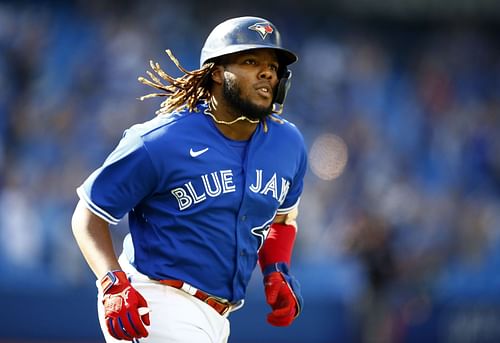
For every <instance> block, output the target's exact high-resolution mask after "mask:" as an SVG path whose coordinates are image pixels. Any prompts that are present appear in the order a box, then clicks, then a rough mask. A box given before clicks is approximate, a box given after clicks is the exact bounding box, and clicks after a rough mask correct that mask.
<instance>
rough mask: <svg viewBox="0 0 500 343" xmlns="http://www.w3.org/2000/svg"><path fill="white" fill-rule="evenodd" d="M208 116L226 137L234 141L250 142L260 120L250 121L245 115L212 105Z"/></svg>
mask: <svg viewBox="0 0 500 343" xmlns="http://www.w3.org/2000/svg"><path fill="white" fill-rule="evenodd" d="M215 103H216V102H215ZM206 114H208V115H209V116H210V117H211V118H212V120H213V121H214V123H215V125H216V127H217V128H218V129H219V131H220V132H221V133H222V134H223V135H224V136H226V137H227V138H229V139H233V140H238V141H243V140H249V139H250V137H251V136H252V134H253V133H254V132H255V129H256V128H257V125H259V121H258V120H251V119H248V118H247V117H245V115H243V114H239V113H236V112H235V111H234V110H232V109H231V108H227V107H224V106H220V104H219V105H214V103H211V106H209V109H208V110H207V113H206Z"/></svg>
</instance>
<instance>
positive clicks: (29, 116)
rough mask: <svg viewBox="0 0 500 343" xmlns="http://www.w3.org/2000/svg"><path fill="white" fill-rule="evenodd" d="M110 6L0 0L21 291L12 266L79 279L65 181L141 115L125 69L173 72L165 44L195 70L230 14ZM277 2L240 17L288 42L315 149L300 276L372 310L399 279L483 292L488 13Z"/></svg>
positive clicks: (493, 68) (498, 243)
mask: <svg viewBox="0 0 500 343" xmlns="http://www.w3.org/2000/svg"><path fill="white" fill-rule="evenodd" d="M125 4H126V6H125V5H123V6H116V7H113V8H108V7H106V6H104V5H102V4H100V2H98V1H90V2H75V3H73V4H72V5H68V4H66V5H64V6H63V5H61V4H59V5H57V6H56V5H50V4H49V5H48V4H46V3H43V2H42V3H37V2H22V3H21V4H15V3H8V2H7V3H0V257H1V260H2V263H1V264H0V272H1V275H2V277H1V278H0V286H1V287H10V286H12V287H14V286H15V287H27V288H29V287H30V283H29V280H28V279H27V278H26V276H25V275H26V274H27V273H29V274H30V275H36V277H37V278H38V280H39V281H38V282H39V286H40V285H43V284H47V285H50V286H51V287H54V285H57V284H61V285H64V284H68V283H69V284H74V285H81V284H90V283H91V282H92V280H91V277H90V275H91V274H90V272H89V270H88V267H87V266H86V264H85V263H84V261H83V258H82V257H81V254H80V252H79V250H78V249H77V247H76V244H75V242H74V240H73V237H72V234H71V228H70V220H71V214H72V211H73V209H74V206H75V205H76V202H77V196H76V193H75V189H76V187H77V186H78V185H80V184H81V182H82V181H83V180H84V179H85V178H86V177H87V175H89V174H90V173H91V172H92V171H93V170H94V169H95V168H97V167H98V166H99V165H100V164H101V163H102V161H103V159H104V158H105V157H106V155H107V154H108V153H109V152H110V151H111V149H112V148H113V147H114V145H115V144H116V143H117V142H118V140H119V138H120V136H121V133H122V132H123V130H124V129H126V128H127V127H129V126H130V125H132V124H133V123H135V122H142V121H146V120H148V119H150V118H152V117H153V116H154V111H155V109H156V108H157V107H158V106H159V103H158V102H156V100H149V101H145V102H141V101H139V100H137V98H139V97H140V96H141V95H144V94H147V93H148V92H149V89H147V87H145V86H143V85H141V84H140V83H138V82H137V77H138V76H141V75H144V74H145V71H146V70H147V69H148V64H149V60H150V59H152V60H155V61H158V62H159V63H160V64H161V65H162V67H164V68H165V70H166V71H167V72H170V73H172V74H174V75H175V74H176V73H177V74H178V75H180V74H179V72H178V71H177V70H176V69H175V66H173V65H172V64H171V63H170V61H169V59H168V57H167V55H166V54H165V53H164V49H166V48H169V49H171V50H172V51H173V53H174V54H175V55H176V57H177V58H178V59H179V60H180V62H181V64H182V65H183V66H184V67H185V68H187V69H195V68H197V67H198V58H199V51H200V49H201V46H202V44H203V41H204V39H205V37H206V35H207V34H208V32H209V30H210V29H211V28H212V27H213V26H215V25H216V24H217V23H218V22H220V21H222V20H223V19H225V18H227V17H230V16H235V15H242V14H247V13H241V12H239V11H237V10H236V9H235V8H233V9H232V10H231V11H229V10H225V11H226V12H224V10H223V9H221V10H218V11H212V12H210V11H207V12H203V8H201V9H200V8H198V7H197V8H196V9H195V8H193V6H192V5H190V3H189V2H184V3H181V2H178V1H177V2H174V1H165V2H162V3H161V5H160V3H159V2H148V1H146V2H142V1H141V2H125ZM207 6H208V5H207ZM235 6H237V5H235ZM284 11H285V12H278V11H274V12H271V11H270V12H269V13H249V14H254V15H255V14H259V15H261V16H266V17H268V18H269V19H271V20H272V21H273V22H274V23H275V24H276V25H277V26H278V27H279V29H280V31H281V33H282V36H283V39H284V42H285V45H286V46H287V47H289V48H290V49H291V50H293V51H295V52H296V53H297V54H298V55H299V63H297V64H296V65H293V66H292V70H293V80H292V81H293V82H292V88H291V90H290V93H289V95H288V98H287V101H286V105H285V116H286V118H288V119H289V120H291V121H292V122H294V123H295V124H296V125H297V126H298V127H299V128H300V129H301V131H302V132H303V134H304V137H305V140H306V144H307V146H308V147H309V148H310V149H312V148H313V147H315V146H316V147H318V148H317V150H318V151H316V150H314V153H313V151H311V156H314V158H312V157H311V161H310V164H311V168H310V170H309V172H308V174H307V176H306V184H305V191H304V194H303V197H302V199H301V207H300V216H299V235H298V240H297V243H296V250H295V253H294V262H293V263H294V264H295V265H296V268H297V269H298V270H299V271H298V273H299V274H301V275H302V276H303V279H302V280H301V281H302V284H303V287H304V290H305V291H306V292H307V290H308V289H309V290H315V294H316V295H317V296H322V297H324V296H325V295H326V296H330V297H335V298H337V299H339V301H342V302H346V303H358V304H360V306H361V307H364V306H368V307H370V308H371V309H372V310H373V311H380V310H381V309H383V308H384V306H378V305H374V304H379V303H380V301H382V303H384V304H387V303H388V302H389V303H390V302H397V301H399V300H398V299H408V296H407V295H408V294H413V295H415V294H416V295H417V296H416V298H412V299H419V302H418V304H420V305H419V306H424V307H425V304H426V301H427V300H426V299H427V297H428V296H431V297H433V298H435V297H441V298H442V297H453V296H468V297H474V296H476V297H479V296H495V295H496V296H497V297H498V294H497V293H498V289H499V287H500V276H499V275H500V274H499V273H498V270H499V268H500V46H499V45H498V39H499V32H500V28H498V27H496V28H495V27H488V28H486V27H483V26H481V25H467V24H463V25H453V24H444V23H443V24H440V25H438V24H430V23H420V24H415V23H412V24H405V23H399V24H398V25H396V24H393V25H390V24H387V23H380V22H379V23H376V22H375V23H370V24H366V23H362V22H361V23H360V22H358V23H356V24H349V23H348V22H346V21H342V22H340V21H339V22H336V21H335V18H333V19H331V20H328V21H325V22H324V23H323V24H322V25H321V26H318V25H317V24H316V21H317V20H318V18H314V17H304V16H300V15H299V13H287V12H286V10H284ZM200 13H204V19H202V20H201V17H200ZM323 19H324V18H323ZM325 137H327V138H328V137H330V139H324V138H325ZM320 142H322V143H321V144H319V143H320ZM316 143H318V144H316ZM325 161H326V162H325ZM125 231H126V221H125V222H124V223H122V224H120V225H119V226H118V227H117V228H116V229H115V232H116V235H117V236H120V235H123V233H124V232H125ZM301 268H302V269H301ZM300 270H302V271H300ZM472 280H473V281H472ZM23 285H24V286H23ZM380 299H382V300H380ZM411 304H414V302H412V303H411ZM364 313H367V311H364ZM372 318H373V317H372ZM381 318H383V316H382V317H381ZM367 325H369V324H367ZM375 326H376V327H378V328H380V327H383V325H380V323H378V324H376V325H375Z"/></svg>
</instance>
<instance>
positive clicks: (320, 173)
mask: <svg viewBox="0 0 500 343" xmlns="http://www.w3.org/2000/svg"><path fill="white" fill-rule="evenodd" d="M348 156H349V153H348V150H347V145H346V144H345V142H344V140H343V139H342V138H341V137H339V136H337V135H334V134H332V133H325V134H321V135H319V136H318V137H317V138H316V139H315V140H314V142H313V144H312V147H311V150H310V151H309V166H310V168H311V170H312V172H313V173H314V175H316V176H317V177H319V178H320V179H322V180H326V181H330V180H333V179H336V178H337V177H339V176H340V175H341V174H342V173H343V171H344V169H345V166H346V165H347V160H348Z"/></svg>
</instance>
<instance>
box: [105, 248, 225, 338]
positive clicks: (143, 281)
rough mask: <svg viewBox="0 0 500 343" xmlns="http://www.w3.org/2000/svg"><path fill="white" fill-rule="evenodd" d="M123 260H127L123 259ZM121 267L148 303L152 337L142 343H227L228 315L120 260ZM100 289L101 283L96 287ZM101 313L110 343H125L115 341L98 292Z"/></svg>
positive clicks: (149, 327)
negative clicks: (109, 329)
mask: <svg viewBox="0 0 500 343" xmlns="http://www.w3.org/2000/svg"><path fill="white" fill-rule="evenodd" d="M122 257H123V256H122ZM120 264H121V266H122V268H123V269H124V271H125V272H126V273H127V274H128V275H129V277H130V280H131V284H132V285H133V286H134V288H135V289H136V290H137V291H138V292H139V293H141V294H142V296H143V297H144V298H145V299H146V301H147V302H148V306H149V309H150V310H151V312H150V313H149V317H150V322H151V325H150V326H146V329H147V330H148V332H149V336H148V337H146V338H141V339H139V340H136V341H135V342H140V343H194V342H196V343H227V341H228V338H229V332H230V329H229V320H228V319H227V316H228V314H229V313H228V314H226V315H224V316H221V315H220V314H219V313H217V312H216V311H215V310H214V309H213V308H212V307H210V306H209V305H207V304H205V303H204V302H202V301H201V300H199V299H197V298H195V297H194V296H192V295H189V294H187V293H186V292H184V291H182V290H180V289H176V288H173V287H170V286H166V285H163V284H161V283H159V282H157V281H154V280H150V279H149V278H148V277H147V276H145V275H143V274H141V273H139V272H138V271H137V270H136V269H135V268H134V267H133V266H131V265H130V264H129V263H127V262H126V259H125V258H120ZM96 284H97V285H98V289H99V284H98V282H97V283H96ZM97 309H98V315H99V322H100V324H101V330H102V332H103V334H104V337H105V339H106V342H107V343H119V342H120V343H123V342H124V341H120V340H117V339H115V338H113V337H112V336H111V335H110V334H109V333H108V329H107V327H106V322H105V320H104V307H103V305H102V294H101V292H100V291H99V292H98V299H97Z"/></svg>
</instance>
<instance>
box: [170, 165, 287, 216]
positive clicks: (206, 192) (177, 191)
mask: <svg viewBox="0 0 500 343" xmlns="http://www.w3.org/2000/svg"><path fill="white" fill-rule="evenodd" d="M278 179H279V180H280V181H281V185H280V186H281V187H278ZM201 181H202V184H203V189H202V188H201V187H199V189H196V188H195V186H194V185H193V182H192V181H189V182H187V183H185V184H184V185H183V186H181V187H177V188H174V189H172V190H171V191H170V192H171V193H172V195H173V196H174V197H175V198H176V199H177V202H178V204H179V210H181V211H183V210H185V209H187V208H189V207H191V206H193V205H196V204H199V203H201V202H203V201H205V200H207V197H211V198H216V197H219V196H221V195H223V194H227V193H232V192H235V191H236V185H235V183H234V181H233V171H232V170H219V171H215V172H212V173H210V174H203V175H201ZM289 188H290V182H289V181H288V180H286V179H285V178H283V177H281V178H278V176H277V175H276V173H273V174H272V176H271V177H270V178H269V179H268V180H267V182H266V183H265V184H264V182H263V170H262V169H257V170H256V171H255V181H254V183H252V184H251V185H250V186H249V187H248V189H249V190H250V191H251V192H253V193H256V194H262V195H264V196H268V195H270V196H272V197H273V198H274V199H275V200H276V201H278V202H279V204H280V205H281V204H282V203H283V202H284V201H285V198H286V195H287V193H288V190H289Z"/></svg>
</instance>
